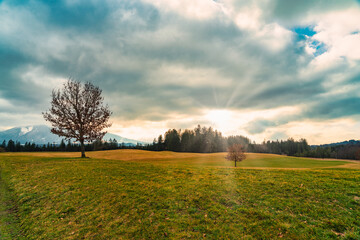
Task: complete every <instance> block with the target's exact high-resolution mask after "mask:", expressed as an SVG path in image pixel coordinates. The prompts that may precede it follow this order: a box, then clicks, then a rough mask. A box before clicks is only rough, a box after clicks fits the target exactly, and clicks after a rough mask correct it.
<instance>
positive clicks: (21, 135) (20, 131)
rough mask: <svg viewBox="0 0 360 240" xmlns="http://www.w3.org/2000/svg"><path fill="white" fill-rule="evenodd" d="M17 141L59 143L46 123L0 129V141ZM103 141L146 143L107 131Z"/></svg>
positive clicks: (132, 143)
mask: <svg viewBox="0 0 360 240" xmlns="http://www.w3.org/2000/svg"><path fill="white" fill-rule="evenodd" d="M10 139H12V140H13V141H18V142H20V143H21V144H24V143H25V142H31V143H35V144H47V143H60V142H61V139H62V138H60V137H59V136H57V135H55V134H53V133H51V131H50V127H48V126H46V125H36V126H27V127H15V128H11V129H9V130H5V131H0V143H1V142H3V141H4V140H5V141H9V140H10ZM103 139H104V140H105V141H108V140H109V139H116V141H117V142H118V143H125V144H126V145H136V144H137V143H140V144H146V143H145V142H142V141H137V140H133V139H128V138H124V137H121V136H119V135H115V134H111V133H107V134H106V135H105V136H104V138H103Z"/></svg>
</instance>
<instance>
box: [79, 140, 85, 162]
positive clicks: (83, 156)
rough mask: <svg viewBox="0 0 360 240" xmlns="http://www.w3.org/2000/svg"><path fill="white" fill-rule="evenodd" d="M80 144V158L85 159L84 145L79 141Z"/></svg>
mask: <svg viewBox="0 0 360 240" xmlns="http://www.w3.org/2000/svg"><path fill="white" fill-rule="evenodd" d="M80 144H81V157H82V158H85V157H86V156H85V145H84V141H81V142H80Z"/></svg>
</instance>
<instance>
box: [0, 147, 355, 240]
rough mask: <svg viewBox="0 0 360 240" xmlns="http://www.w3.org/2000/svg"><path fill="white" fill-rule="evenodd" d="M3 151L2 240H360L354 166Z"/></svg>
mask: <svg viewBox="0 0 360 240" xmlns="http://www.w3.org/2000/svg"><path fill="white" fill-rule="evenodd" d="M87 155H88V156H89V157H90V158H87V159H81V158H78V156H79V153H0V194H1V195H0V239H166V238H168V239H360V162H356V161H342V160H331V159H306V158H295V157H287V156H280V155H272V154H251V153H249V154H247V159H246V160H245V161H243V162H241V163H238V167H237V168H234V167H233V165H234V163H233V162H230V161H227V160H226V159H225V158H224V157H225V155H226V154H225V153H215V154H195V153H174V152H147V151H140V150H114V151H103V152H88V153H87Z"/></svg>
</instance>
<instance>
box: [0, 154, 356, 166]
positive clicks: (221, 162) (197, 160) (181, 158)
mask: <svg viewBox="0 0 360 240" xmlns="http://www.w3.org/2000/svg"><path fill="white" fill-rule="evenodd" d="M2 155H3V156H27V157H41V158H43V157H49V158H78V157H79V156H80V153H78V152H32V153H2ZM86 155H87V156H88V157H90V158H92V159H104V160H121V161H141V162H149V163H163V164H186V165H189V164H191V165H197V166H206V165H207V166H219V167H231V166H232V164H231V163H230V162H228V161H226V160H225V156H226V153H224V152H222V153H177V152H170V151H162V152H152V151H144V150H134V149H121V150H110V151H94V152H87V153H86ZM246 156H247V158H246V160H245V162H242V163H240V164H239V167H240V168H241V167H242V168H268V167H271V168H287V169H292V168H293V167H295V168H297V169H300V168H304V169H307V168H314V167H316V168H319V167H321V168H329V167H330V168H334V167H341V168H353V169H360V162H359V161H352V160H339V159H313V158H297V157H289V156H284V155H276V154H263V153H246ZM271 162H272V164H270V165H269V163H271ZM275 162H276V163H275ZM320 162H324V163H323V164H322V163H320ZM325 162H326V163H325ZM282 163H284V166H282ZM292 163H294V164H296V163H297V166H292V165H293V164H292Z"/></svg>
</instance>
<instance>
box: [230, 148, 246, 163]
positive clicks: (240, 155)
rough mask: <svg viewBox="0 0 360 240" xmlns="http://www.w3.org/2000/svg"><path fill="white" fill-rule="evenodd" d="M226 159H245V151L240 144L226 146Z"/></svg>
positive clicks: (236, 160) (239, 160)
mask: <svg viewBox="0 0 360 240" xmlns="http://www.w3.org/2000/svg"><path fill="white" fill-rule="evenodd" d="M226 159H227V160H229V161H234V162H235V167H236V162H241V161H242V160H244V159H246V155H245V152H244V150H243V146H242V145H241V144H233V145H231V146H230V147H229V148H228V154H227V156H226Z"/></svg>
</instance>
